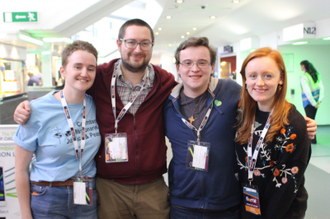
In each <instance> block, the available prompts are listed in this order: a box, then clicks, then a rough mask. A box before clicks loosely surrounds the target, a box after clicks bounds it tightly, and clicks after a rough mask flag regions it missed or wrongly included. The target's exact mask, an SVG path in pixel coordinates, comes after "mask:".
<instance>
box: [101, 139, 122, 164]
mask: <svg viewBox="0 0 330 219" xmlns="http://www.w3.org/2000/svg"><path fill="white" fill-rule="evenodd" d="M104 142H105V145H104V148H105V162H106V163H115V162H127V161H128V150H127V134H126V133H111V134H106V135H105V141H104Z"/></svg>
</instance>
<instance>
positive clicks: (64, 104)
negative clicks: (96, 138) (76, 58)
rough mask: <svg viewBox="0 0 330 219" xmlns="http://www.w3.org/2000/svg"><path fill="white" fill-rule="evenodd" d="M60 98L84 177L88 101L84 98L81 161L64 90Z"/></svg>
mask: <svg viewBox="0 0 330 219" xmlns="http://www.w3.org/2000/svg"><path fill="white" fill-rule="evenodd" d="M60 96H61V103H62V106H63V110H64V113H65V116H66V120H67V121H68V124H69V127H70V131H71V135H72V141H73V145H74V150H75V152H76V158H77V161H78V163H79V174H80V176H81V177H82V176H83V175H82V167H81V159H82V156H83V153H84V148H85V127H86V100H85V98H84V101H83V109H84V112H83V116H82V122H81V128H82V131H83V133H82V136H81V142H80V150H81V154H80V159H79V155H78V154H79V153H78V149H79V147H78V141H77V138H76V135H75V131H74V126H73V123H72V119H71V118H72V117H71V115H70V111H69V107H68V104H67V102H66V100H65V98H64V94H63V90H61V91H60Z"/></svg>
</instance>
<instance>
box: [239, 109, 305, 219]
mask: <svg viewBox="0 0 330 219" xmlns="http://www.w3.org/2000/svg"><path fill="white" fill-rule="evenodd" d="M268 115H269V113H268V112H262V111H259V110H257V113H256V119H255V125H254V127H255V130H254V136H253V143H252V151H253V152H254V149H255V146H256V143H257V141H258V140H259V137H260V135H261V132H262V130H263V129H264V126H265V123H266V121H267V118H268ZM288 119H289V125H287V126H285V127H283V128H282V129H281V130H280V131H279V133H278V135H276V136H275V138H274V140H273V141H272V142H266V143H265V142H264V143H263V144H262V145H261V148H260V150H259V154H258V160H257V163H256V167H255V170H254V173H253V181H252V185H255V186H257V187H258V189H259V198H260V209H261V216H257V215H254V214H252V213H249V212H246V211H245V207H244V206H242V218H244V219H249V218H264V219H275V218H281V219H282V218H289V217H290V218H291V217H294V218H303V216H304V214H305V211H306V209H307V198H308V195H307V191H306V189H305V187H304V181H305V179H304V172H305V170H306V167H307V165H308V162H309V158H310V153H311V149H310V140H309V139H308V135H307V127H306V122H305V120H304V118H303V117H302V116H301V114H300V113H299V112H298V111H297V110H296V108H295V106H293V105H292V107H291V109H290V113H289V116H288ZM236 153H237V161H238V168H239V181H240V182H241V183H248V179H247V177H248V176H247V175H248V174H247V173H248V171H247V170H248V166H247V144H245V145H241V144H239V143H236Z"/></svg>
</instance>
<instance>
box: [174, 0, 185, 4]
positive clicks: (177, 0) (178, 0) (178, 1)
mask: <svg viewBox="0 0 330 219" xmlns="http://www.w3.org/2000/svg"><path fill="white" fill-rule="evenodd" d="M175 2H176V3H178V4H181V3H183V0H176V1H175Z"/></svg>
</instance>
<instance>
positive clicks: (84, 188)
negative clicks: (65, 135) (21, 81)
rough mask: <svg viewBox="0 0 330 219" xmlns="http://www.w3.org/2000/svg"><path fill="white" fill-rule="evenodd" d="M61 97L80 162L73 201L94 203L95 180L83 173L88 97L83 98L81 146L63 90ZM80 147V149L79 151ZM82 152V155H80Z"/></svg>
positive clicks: (74, 185)
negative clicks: (93, 189) (82, 163)
mask: <svg viewBox="0 0 330 219" xmlns="http://www.w3.org/2000/svg"><path fill="white" fill-rule="evenodd" d="M60 97H61V103H62V107H63V110H64V113H65V116H66V120H67V122H68V125H69V128H70V131H71V136H72V141H73V145H74V150H75V155H76V158H77V161H78V164H79V176H78V177H77V178H73V180H74V183H73V203H74V204H77V205H92V204H93V199H92V197H93V196H92V192H93V191H92V188H93V182H92V181H91V179H90V178H88V177H85V176H83V173H82V165H81V162H82V157H83V153H84V149H85V140H86V139H85V131H86V99H85V98H84V100H83V116H82V121H81V128H82V136H81V141H80V147H79V145H78V141H77V137H76V132H75V130H74V125H73V122H72V116H71V114H70V110H69V107H68V104H67V102H66V100H65V97H64V94H63V90H61V91H60ZM79 149H80V151H79ZM79 154H80V156H79Z"/></svg>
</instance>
